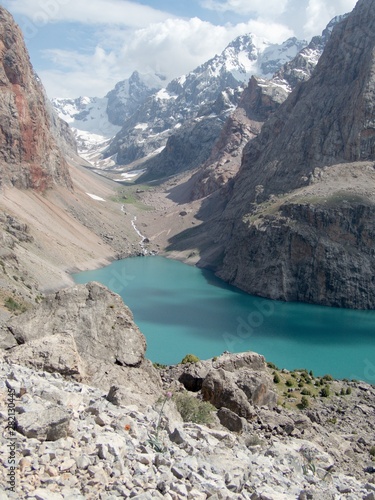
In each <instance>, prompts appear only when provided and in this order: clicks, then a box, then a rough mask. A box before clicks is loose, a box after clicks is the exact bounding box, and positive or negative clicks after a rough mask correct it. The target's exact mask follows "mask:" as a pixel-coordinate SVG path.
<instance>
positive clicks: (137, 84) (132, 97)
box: [106, 71, 164, 125]
mask: <svg viewBox="0 0 375 500" xmlns="http://www.w3.org/2000/svg"><path fill="white" fill-rule="evenodd" d="M163 83H164V82H163V80H162V79H161V77H160V76H157V75H152V74H141V73H139V72H138V71H134V72H133V73H132V74H131V76H130V77H129V78H128V79H126V80H122V81H121V82H118V83H117V84H116V86H115V88H114V89H113V90H111V91H110V92H108V94H107V95H106V98H107V99H108V104H107V109H106V111H107V114H108V118H109V121H110V122H111V123H113V124H114V125H123V124H124V122H125V120H126V119H127V118H128V117H129V116H131V115H132V114H133V113H134V112H135V111H136V110H137V108H138V107H139V106H140V105H141V104H142V103H143V102H144V101H145V100H146V99H147V97H149V96H150V95H152V94H154V93H155V92H156V91H158V90H159V89H161V88H162V87H163Z"/></svg>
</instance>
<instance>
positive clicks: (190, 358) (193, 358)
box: [181, 354, 200, 365]
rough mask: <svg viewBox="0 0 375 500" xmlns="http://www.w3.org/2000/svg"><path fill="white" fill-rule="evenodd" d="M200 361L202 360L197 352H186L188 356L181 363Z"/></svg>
mask: <svg viewBox="0 0 375 500" xmlns="http://www.w3.org/2000/svg"><path fill="white" fill-rule="evenodd" d="M198 361H200V359H199V358H198V356H196V355H195V354H186V356H185V357H184V358H183V359H182V360H181V364H182V365H184V364H186V363H198Z"/></svg>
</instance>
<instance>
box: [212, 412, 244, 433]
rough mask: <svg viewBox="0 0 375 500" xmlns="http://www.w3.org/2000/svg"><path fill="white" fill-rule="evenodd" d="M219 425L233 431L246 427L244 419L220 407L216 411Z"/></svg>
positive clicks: (239, 430) (240, 430)
mask: <svg viewBox="0 0 375 500" xmlns="http://www.w3.org/2000/svg"><path fill="white" fill-rule="evenodd" d="M217 416H218V417H219V420H220V423H221V425H224V427H226V428H227V429H229V430H230V431H233V432H242V431H243V430H244V429H245V428H246V420H244V419H243V418H241V417H239V416H238V415H237V414H236V413H234V412H233V411H231V410H228V408H220V409H219V411H218V412H217Z"/></svg>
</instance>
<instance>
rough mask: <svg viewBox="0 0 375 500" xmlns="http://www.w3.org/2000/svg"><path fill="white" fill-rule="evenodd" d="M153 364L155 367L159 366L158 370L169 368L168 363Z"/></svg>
mask: <svg viewBox="0 0 375 500" xmlns="http://www.w3.org/2000/svg"><path fill="white" fill-rule="evenodd" d="M152 365H153V367H154V368H157V369H158V370H164V369H165V368H167V365H163V364H161V363H152Z"/></svg>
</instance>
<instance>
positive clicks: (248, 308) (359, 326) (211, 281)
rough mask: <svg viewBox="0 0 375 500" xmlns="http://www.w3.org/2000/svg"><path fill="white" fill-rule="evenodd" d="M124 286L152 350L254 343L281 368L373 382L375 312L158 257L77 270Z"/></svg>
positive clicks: (163, 352)
mask: <svg viewBox="0 0 375 500" xmlns="http://www.w3.org/2000/svg"><path fill="white" fill-rule="evenodd" d="M73 278H74V280H75V281H76V283H87V282H88V281H99V282H100V283H103V284H104V285H106V286H108V287H109V288H110V289H111V290H113V291H115V292H117V293H119V294H120V295H121V297H122V298H123V300H124V302H125V304H127V305H128V306H129V307H130V309H131V310H132V311H133V314H134V319H135V321H136V323H137V324H138V326H139V328H140V329H141V331H142V332H143V334H144V335H145V336H146V339H147V345H148V348H147V357H148V358H149V359H151V360H152V361H157V362H159V363H165V364H175V363H178V362H179V361H181V359H182V358H183V357H184V356H185V354H187V353H193V354H196V355H197V356H198V357H200V358H202V359H206V358H210V357H212V356H217V355H219V354H221V353H222V352H223V351H231V352H241V351H247V350H252V351H256V352H259V353H261V354H263V355H264V356H265V357H266V359H267V360H268V361H272V362H273V363H275V364H276V365H278V366H279V367H280V368H288V369H294V368H307V369H308V370H313V371H314V374H315V375H324V374H326V373H330V374H332V375H333V376H334V377H337V378H350V379H352V378H354V379H360V380H366V381H368V382H370V383H372V384H375V311H353V310H349V309H337V308H329V307H322V306H314V305H307V304H301V303H290V302H289V303H286V302H278V301H271V300H267V299H260V298H258V297H253V296H250V295H247V294H245V293H243V292H241V291H239V290H238V289H236V288H234V287H232V286H230V285H227V284H226V283H224V282H223V281H221V280H220V279H218V278H217V277H216V276H215V275H214V274H213V273H211V272H209V271H205V270H201V269H198V268H196V267H191V266H188V265H186V264H183V263H181V262H177V261H174V260H170V259H166V258H163V257H159V256H153V257H131V258H128V259H124V260H119V261H115V262H113V263H112V264H111V265H109V266H107V267H104V268H102V269H97V270H95V271H85V272H82V273H78V274H75V275H73Z"/></svg>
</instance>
